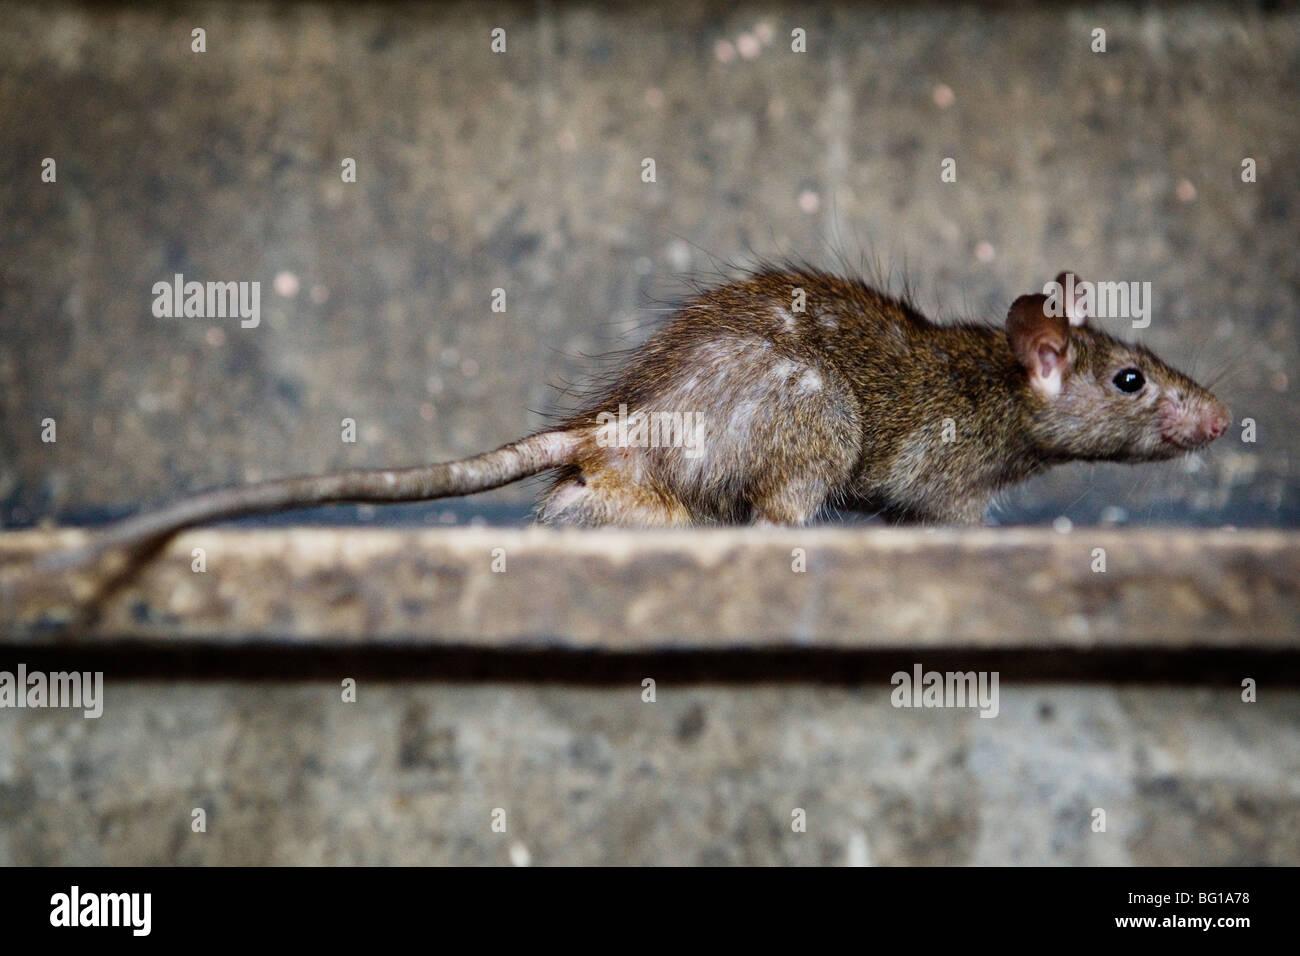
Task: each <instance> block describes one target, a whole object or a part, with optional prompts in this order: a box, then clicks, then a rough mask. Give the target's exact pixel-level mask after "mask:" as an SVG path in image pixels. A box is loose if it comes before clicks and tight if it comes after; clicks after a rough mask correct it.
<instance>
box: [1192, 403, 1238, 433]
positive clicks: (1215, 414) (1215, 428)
mask: <svg viewBox="0 0 1300 956" xmlns="http://www.w3.org/2000/svg"><path fill="white" fill-rule="evenodd" d="M1231 423H1232V418H1231V416H1229V414H1228V410H1227V409H1226V408H1224V407H1223V406H1222V405H1215V407H1213V408H1211V409H1210V410H1209V411H1208V412H1206V414H1205V415H1204V417H1202V418H1201V428H1200V431H1201V435H1202V436H1204V438H1205V440H1206V441H1213V440H1214V439H1216V438H1218V437H1219V436H1220V435H1222V434H1223V433H1224V432H1226V431H1227V430H1228V425H1229V424H1231Z"/></svg>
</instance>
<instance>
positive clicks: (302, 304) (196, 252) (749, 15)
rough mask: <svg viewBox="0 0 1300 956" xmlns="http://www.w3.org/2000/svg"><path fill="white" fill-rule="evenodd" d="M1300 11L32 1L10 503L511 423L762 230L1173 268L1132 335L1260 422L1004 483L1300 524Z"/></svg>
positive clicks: (854, 253)
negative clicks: (188, 289) (948, 178)
mask: <svg viewBox="0 0 1300 956" xmlns="http://www.w3.org/2000/svg"><path fill="white" fill-rule="evenodd" d="M198 26H201V27H203V28H204V29H205V30H206V31H207V34H206V37H207V52H206V53H202V54H197V53H193V52H191V49H190V45H191V39H190V31H191V29H192V28H194V27H198ZM497 26H500V27H503V28H504V29H506V31H507V34H506V36H507V50H506V52H505V53H504V54H494V53H492V52H491V50H490V48H489V43H490V36H489V34H490V31H491V30H492V29H493V28H494V27H497ZM796 27H799V28H803V29H805V30H806V31H807V37H808V52H807V53H804V54H796V53H793V52H791V51H790V32H791V30H792V29H794V28H796ZM1098 27H1100V28H1104V29H1105V30H1106V36H1107V52H1105V53H1104V54H1098V53H1093V52H1091V50H1090V43H1091V31H1092V30H1093V29H1094V28H1098ZM769 36H770V38H771V39H770V42H767V43H764V42H763V39H764V38H767V37H769ZM1298 48H1300V16H1297V14H1296V13H1295V12H1294V10H1289V9H1281V10H1275V11H1273V12H1264V11H1262V10H1257V9H1254V8H1246V9H1244V10H1242V9H1239V8H1238V7H1237V5H1231V4H1224V5H1217V4H1201V5H1191V6H1185V5H1174V6H1169V7H1162V6H1155V7H1152V8H1149V9H1144V10H1138V9H1133V8H1131V7H1128V6H1126V5H1115V6H1104V5H1103V6H1093V5H1086V6H1081V7H1075V6H1070V5H1064V4H1061V5H1058V4H1051V5H1047V6H1046V7H1040V6H1036V5H1026V6H1025V7H1016V6H1007V7H1003V6H999V7H993V8H987V9H984V8H978V7H969V6H956V5H947V4H921V5H918V4H899V5H890V4H886V5H883V6H878V7H877V6H874V5H873V6H859V5H854V4H844V5H837V4H819V3H813V4H800V5H798V6H792V7H784V6H781V5H775V4H746V3H742V4H734V3H727V4H707V3H665V4H647V5H632V4H618V5H605V4H594V3H593V4H581V3H573V4H540V5H538V4H531V3H530V4H511V3H503V4H479V3H475V4H463V5H456V4H450V5H431V6H425V5H414V6H397V5H388V4H366V5H362V6H352V5H346V4H337V5H335V4H312V3H298V4H288V5H284V6H280V5H265V6H263V5H258V4H226V3H206V4H193V5H186V4H181V5H177V6H168V7H166V8H163V9H157V8H153V7H151V6H141V7H133V6H115V5H103V6H100V5H94V6H82V5H78V4H64V3H51V2H40V3H24V2H16V3H10V4H7V5H6V16H5V20H4V24H3V26H0V138H2V139H3V141H4V142H5V144H6V148H5V150H4V151H3V156H0V176H2V177H3V182H4V183H5V188H4V189H3V191H0V329H2V330H3V335H2V338H0V345H2V348H0V521H3V522H5V523H7V524H10V525H14V524H19V525H21V524H29V523H32V522H34V521H36V520H38V519H41V518H45V517H61V518H63V519H65V520H66V519H79V520H95V519H99V518H103V517H104V516H105V515H106V514H108V513H118V512H122V511H126V510H130V509H132V508H135V507H137V506H139V505H140V504H141V503H142V502H147V501H156V500H158V499H162V498H166V497H169V496H173V495H175V494H177V493H179V492H181V491H183V490H187V489H196V488H199V487H203V486H211V485H215V484H222V483H229V482H238V481H243V480H246V479H252V478H257V477H265V476H272V475H282V474H286V473H290V472H303V471H314V470H322V469H329V468H337V467H342V466H346V465H381V464H389V465H391V464H399V463H417V462H423V461H428V460H430V459H445V458H454V457H458V456H463V455H467V454H470V453H473V452H476V451H479V450H482V449H485V448H487V447H492V446H495V445H497V444H499V443H501V442H504V441H507V440H509V439H511V438H514V437H517V436H518V435H520V434H521V433H523V432H526V431H528V430H530V429H533V428H536V427H537V426H538V425H540V424H541V423H542V422H543V420H544V419H543V418H542V416H541V415H540V414H538V412H539V411H541V412H545V411H547V410H553V409H554V408H555V407H556V395H555V392H554V390H553V386H555V385H558V384H561V383H563V382H565V381H574V380H579V381H580V380H582V379H583V378H584V377H585V376H586V375H587V374H588V373H589V372H590V371H591V369H592V364H593V363H591V362H590V361H587V360H584V359H583V358H581V356H583V355H584V354H586V355H589V354H593V353H602V352H605V351H607V350H608V349H610V348H611V347H618V346H621V345H627V344H631V343H635V342H636V341H638V340H639V339H640V338H641V337H642V336H644V335H645V334H646V325H647V323H652V322H653V321H655V320H656V319H658V318H661V317H662V313H660V312H658V311H656V310H657V309H660V308H663V307H664V301H665V300H668V301H671V300H672V298H673V297H675V296H677V295H679V294H680V293H682V292H683V291H684V288H685V287H684V285H683V283H682V282H680V281H679V280H676V279H674V275H675V274H677V273H681V272H691V271H707V270H709V269H711V268H713V258H711V257H716V258H717V259H719V260H741V261H743V260H744V259H745V258H746V257H747V256H749V254H750V252H751V251H752V252H753V253H756V254H759V255H764V256H780V255H785V254H798V255H803V256H806V257H808V258H810V259H812V260H814V261H817V262H821V263H823V264H827V265H834V264H835V263H836V260H837V256H842V257H844V258H845V259H846V260H847V262H848V263H849V265H851V266H853V267H856V265H857V263H858V261H859V256H860V255H861V254H864V253H865V254H867V255H868V256H870V255H875V256H877V257H878V258H880V259H881V260H883V261H884V262H885V263H888V262H889V261H890V260H892V261H893V262H894V263H895V264H901V262H902V261H903V260H904V259H906V261H907V264H908V272H909V275H910V278H911V279H912V281H913V282H914V283H915V284H916V286H917V288H918V292H919V297H920V301H921V303H922V304H923V305H925V306H927V307H930V308H931V309H932V311H934V312H935V313H941V314H944V315H949V316H953V315H970V316H981V317H987V318H991V319H998V318H1000V317H1001V316H1002V315H1003V314H1004V313H1005V309H1006V306H1007V304H1008V303H1009V302H1010V300H1011V299H1012V298H1013V297H1014V296H1015V295H1018V294H1020V293H1023V292H1027V291H1031V290H1033V289H1035V288H1037V287H1038V286H1040V285H1041V283H1042V282H1044V281H1045V280H1046V279H1048V278H1050V277H1051V276H1053V275H1055V274H1056V273H1057V271H1059V270H1060V269H1061V268H1064V267H1069V268H1074V269H1077V270H1079V271H1080V272H1081V273H1084V274H1086V275H1090V276H1094V277H1096V278H1100V279H1112V280H1138V281H1150V282H1151V283H1152V284H1153V293H1154V296H1155V312H1154V316H1153V319H1152V323H1151V327H1150V328H1149V329H1146V330H1145V331H1144V332H1143V333H1141V334H1140V337H1141V338H1142V339H1143V340H1144V341H1146V342H1147V343H1149V344H1151V345H1152V346H1153V347H1155V348H1156V349H1157V350H1158V351H1159V352H1161V353H1162V354H1164V355H1165V356H1166V357H1167V358H1169V359H1170V360H1171V361H1174V362H1175V363H1177V364H1182V365H1184V366H1187V367H1189V368H1190V369H1191V370H1193V371H1194V372H1196V373H1198V374H1200V375H1203V376H1209V375H1213V374H1215V373H1218V372H1227V373H1228V378H1227V379H1226V380H1225V381H1224V382H1223V384H1222V386H1221V391H1222V393H1223V394H1224V396H1225V397H1226V398H1227V400H1228V401H1229V403H1230V404H1231V406H1232V408H1233V411H1234V413H1235V415H1236V417H1237V418H1238V419H1239V420H1240V419H1241V418H1245V417H1251V418H1254V419H1255V420H1256V421H1257V423H1258V436H1259V437H1258V442H1257V443H1255V444H1243V443H1242V442H1241V441H1240V440H1239V432H1238V431H1237V430H1236V429H1234V431H1233V433H1232V435H1231V436H1230V437H1229V438H1228V439H1226V440H1221V441H1220V442H1219V443H1217V445H1216V446H1215V447H1214V448H1213V450H1212V451H1210V452H1209V453H1208V454H1205V455H1202V456H1199V457H1197V458H1195V459H1189V460H1187V461H1179V462H1174V463H1168V464H1164V465H1159V466H1146V467H1143V468H1140V469H1127V468H1123V467H1120V466H1095V467H1090V466H1082V465H1080V466H1073V467H1070V468H1068V469H1064V470H1060V471H1058V472H1056V473H1054V474H1052V475H1050V476H1048V477H1046V478H1043V479H1041V480H1039V481H1037V482H1035V483H1033V484H1032V485H1031V486H1029V487H1026V488H1024V489H1023V490H1020V491H1017V492H1015V493H1013V494H1011V495H1010V496H1009V498H1008V501H1007V504H1006V506H1005V508H1004V510H1003V511H1002V512H1001V520H1003V521H1006V522H1017V521H1026V520H1038V519H1042V518H1051V517H1054V516H1056V515H1058V514H1062V513H1064V514H1067V515H1069V516H1070V517H1072V518H1073V520H1075V521H1076V522H1081V521H1082V522H1093V521H1096V520H1097V519H1098V517H1099V516H1100V515H1101V514H1102V512H1103V510H1104V509H1106V508H1107V507H1108V506H1110V507H1118V508H1122V509H1124V510H1125V512H1126V513H1127V515H1128V516H1129V520H1133V521H1137V522H1150V521H1159V520H1168V519H1177V520H1182V521H1195V522H1200V523H1210V522H1213V523H1219V522H1224V521H1227V522H1232V523H1236V524H1277V523H1287V524H1295V523H1296V521H1297V496H1296V494H1295V491H1296V484H1297V482H1296V477H1295V474H1294V469H1293V467H1292V464H1291V463H1292V461H1293V460H1294V459H1295V457H1296V442H1297V440H1298V439H1297V437H1296V434H1297V433H1296V429H1294V428H1293V427H1292V412H1293V409H1294V398H1293V395H1294V391H1293V390H1294V383H1293V379H1294V377H1295V372H1294V369H1295V367H1296V365H1297V361H1298V360H1300V344H1298V340H1297V335H1296V331H1295V322H1294V315H1295V312H1296V307H1297V303H1298V302H1300V274H1298V271H1297V270H1298V269H1300V267H1298V266H1297V259H1296V256H1295V249H1296V248H1297V246H1300V217H1297V215H1296V214H1295V209H1296V205H1297V202H1300V185H1298V184H1297V181H1296V178H1295V177H1294V176H1291V175H1289V172H1288V170H1289V169H1290V168H1291V167H1292V165H1293V161H1294V158H1295V145H1296V142H1297V141H1298V138H1300V137H1298V135H1297V134H1298V133H1300V116H1297V112H1296V110H1295V108H1294V102H1293V100H1294V93H1295V90H1296V88H1297V86H1298V84H1300V68H1298V67H1297V58H1296V51H1297V49H1298ZM45 157H51V158H54V159H55V160H56V162H57V164H58V165H57V171H58V180H57V183H54V184H47V183H42V182H41V179H40V173H41V160H42V159H43V158H45ZM344 157H351V158H354V159H355V160H356V162H357V170H358V173H357V182H356V183H355V184H344V183H343V182H342V181H341V178H340V162H341V160H342V159H343V158H344ZM644 157H653V158H654V159H655V160H656V164H657V174H658V176H657V182H656V183H654V184H645V183H643V182H641V179H640V175H639V174H640V171H641V168H640V162H641V160H642V158H644ZM944 157H953V158H955V159H956V160H957V162H958V167H957V170H958V180H957V182H956V183H949V184H945V183H941V182H940V178H939V166H940V162H941V160H942V159H943V158H944ZM1243 157H1251V158H1253V159H1255V160H1256V162H1257V165H1258V177H1259V179H1258V182H1256V183H1253V184H1246V183H1243V182H1241V179H1240V175H1239V174H1240V165H1241V161H1242V159H1243ZM178 272H179V273H182V274H184V275H185V276H186V277H187V278H189V279H198V280H201V281H206V280H222V281H260V282H261V283H262V284H263V285H262V289H263V302H262V304H263V312H264V316H263V321H262V324H261V325H260V326H259V327H258V328H256V329H241V328H240V326H239V323H238V322H236V321H234V320H215V321H208V320H199V319H189V320H186V319H158V318H155V317H154V316H153V315H152V314H151V311H150V307H151V304H152V300H153V296H152V292H151V288H152V286H153V283H155V282H157V281H159V280H165V279H168V278H170V277H171V276H172V275H174V274H175V273H178ZM277 277H278V281H277ZM496 287H501V288H504V289H505V290H506V292H507V306H508V311H507V312H506V313H505V314H496V313H493V312H492V311H491V310H490V307H489V306H490V294H491V290H492V289H493V288H496ZM1114 324H1115V325H1116V326H1117V327H1119V326H1122V325H1123V323H1114ZM1129 333H1130V334H1134V333H1132V330H1131V329H1130V330H1129ZM47 416H48V417H53V418H55V419H56V420H57V422H58V437H59V440H58V442H57V444H54V445H50V444H43V443H42V442H41V441H40V430H41V426H40V423H41V421H42V419H44V418H45V417H47ZM344 417H351V418H354V419H355V420H356V421H357V423H358V427H359V440H358V442H357V443H356V444H355V445H349V444H344V443H342V442H341V441H340V427H339V423H340V421H341V419H343V418H344ZM529 499H530V495H529V491H528V489H527V488H510V489H506V490H503V491H500V492H497V493H495V494H493V495H491V496H486V497H484V498H481V499H475V501H474V502H472V503H470V505H469V506H468V508H469V511H466V510H465V509H464V507H463V506H459V505H456V504H452V505H447V506H438V507H436V508H422V509H417V510H415V511H408V512H405V513H404V514H405V515H406V516H408V517H409V518H410V519H411V520H425V519H428V520H437V519H438V517H439V515H441V514H443V513H444V512H445V513H447V514H448V515H453V514H458V515H460V516H461V517H464V516H465V515H467V514H469V513H473V512H480V511H481V512H484V513H486V514H489V515H491V516H492V517H493V519H494V520H518V519H520V518H522V517H523V515H524V509H525V507H526V505H527V503H528V501H529ZM494 508H496V509H497V510H493V509H494ZM501 508H504V509H505V510H504V511H502V510H500V509H501ZM485 509H486V510H485ZM1110 514H1111V516H1112V517H1113V516H1114V515H1115V513H1114V512H1112V513H1110Z"/></svg>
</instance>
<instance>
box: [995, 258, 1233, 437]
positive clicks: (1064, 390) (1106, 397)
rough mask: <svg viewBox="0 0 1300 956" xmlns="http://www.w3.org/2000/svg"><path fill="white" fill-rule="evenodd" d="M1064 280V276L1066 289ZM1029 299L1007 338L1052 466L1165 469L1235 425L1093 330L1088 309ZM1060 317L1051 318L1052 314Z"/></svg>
mask: <svg viewBox="0 0 1300 956" xmlns="http://www.w3.org/2000/svg"><path fill="white" fill-rule="evenodd" d="M1066 279H1067V277H1066V274H1065V273H1062V274H1061V275H1060V276H1058V277H1057V283H1058V286H1059V287H1060V288H1061V289H1063V290H1064V289H1073V288H1074V287H1075V286H1077V284H1078V283H1079V282H1080V280H1079V279H1078V277H1074V282H1073V283H1067V281H1066ZM1060 300H1061V301H1060V308H1055V307H1054V306H1055V305H1056V303H1050V302H1049V299H1048V297H1047V296H1045V295H1023V296H1021V297H1020V298H1018V299H1016V301H1015V302H1013V303H1012V304H1011V309H1010V311H1009V312H1008V313H1007V325H1006V330H1007V340H1008V341H1009V342H1010V343H1011V351H1012V352H1013V353H1014V354H1015V356H1016V358H1017V359H1018V360H1019V362H1020V364H1021V366H1022V367H1023V369H1024V371H1025V373H1026V376H1027V380H1026V389H1027V394H1028V399H1029V405H1030V409H1031V414H1030V428H1031V429H1032V431H1033V435H1034V440H1035V442H1036V443H1037V444H1038V446H1039V448H1040V449H1041V451H1042V452H1043V453H1044V454H1045V455H1047V456H1049V457H1053V458H1081V459H1086V460H1090V461H1125V462H1138V461H1157V460H1159V459H1162V458H1172V457H1174V456H1175V455H1178V454H1181V453H1183V452H1186V451H1190V450H1192V449H1195V448H1199V447H1200V446H1202V445H1205V444H1207V443H1209V442H1211V441H1213V440H1214V439H1216V438H1218V437H1219V436H1220V435H1222V434H1223V432H1224V431H1225V430H1226V429H1227V427H1228V425H1229V424H1230V423H1231V418H1230V417H1229V414H1228V409H1227V407H1226V406H1225V405H1224V404H1223V402H1221V401H1219V399H1217V398H1216V397H1215V396H1214V395H1212V394H1211V393H1210V392H1209V391H1208V390H1206V389H1204V388H1202V387H1201V386H1200V385H1197V384H1196V383H1195V382H1194V381H1192V380H1191V379H1190V378H1188V377H1187V376H1186V375H1184V374H1183V373H1182V372H1179V371H1177V370H1176V369H1173V368H1170V367H1169V366H1168V365H1166V364H1165V363H1164V362H1162V361H1160V359H1158V358H1156V356H1155V355H1154V354H1153V353H1152V352H1151V351H1150V350H1149V349H1146V348H1144V347H1143V346H1140V345H1128V344H1127V343H1124V342H1121V341H1120V340H1119V339H1116V338H1113V337H1112V336H1109V335H1107V334H1106V333H1105V332H1102V331H1101V330H1099V329H1095V328H1092V327H1091V326H1089V325H1088V322H1087V316H1086V303H1085V302H1083V301H1081V300H1080V298H1079V297H1078V296H1075V295H1070V296H1065V295H1064V294H1062V295H1061V297H1060ZM1054 312H1055V313H1059V314H1051V313H1054Z"/></svg>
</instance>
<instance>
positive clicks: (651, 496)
mask: <svg viewBox="0 0 1300 956" xmlns="http://www.w3.org/2000/svg"><path fill="white" fill-rule="evenodd" d="M537 521H538V523H540V524H551V525H575V526H577V527H587V528H590V527H599V526H602V525H617V526H621V527H626V528H670V527H684V526H687V525H690V524H693V523H694V522H693V520H692V518H691V513H690V512H689V511H688V510H687V509H686V506H685V505H684V504H682V503H681V502H680V501H678V500H677V499H676V498H674V497H673V496H671V495H669V494H668V493H667V492H664V491H661V490H659V489H658V488H655V487H653V486H650V485H646V484H639V483H632V482H628V481H627V480H626V479H621V478H619V477H617V476H615V475H613V474H611V473H609V472H594V473H593V472H578V473H576V474H574V475H572V476H568V477H564V478H561V479H560V480H559V481H557V482H556V483H555V484H554V485H552V486H551V488H550V490H549V491H547V492H546V494H545V495H544V496H543V498H542V501H541V503H540V505H539V506H538V508H537Z"/></svg>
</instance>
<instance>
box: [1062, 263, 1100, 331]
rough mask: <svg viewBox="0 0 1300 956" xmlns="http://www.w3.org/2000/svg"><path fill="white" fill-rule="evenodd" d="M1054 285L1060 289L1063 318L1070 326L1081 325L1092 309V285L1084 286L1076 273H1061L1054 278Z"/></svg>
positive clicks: (1086, 319)
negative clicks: (1068, 321) (1063, 311)
mask: <svg viewBox="0 0 1300 956" xmlns="http://www.w3.org/2000/svg"><path fill="white" fill-rule="evenodd" d="M1056 284H1057V285H1058V286H1060V287H1061V302H1062V305H1064V307H1065V317H1066V318H1067V319H1069V320H1070V324H1071V325H1083V324H1084V323H1085V322H1087V321H1088V311H1089V310H1090V309H1091V308H1092V285H1091V284H1085V283H1084V281H1083V279H1081V278H1080V277H1079V274H1078V273H1077V272H1062V273H1061V274H1060V275H1059V276H1057V277H1056Z"/></svg>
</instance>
